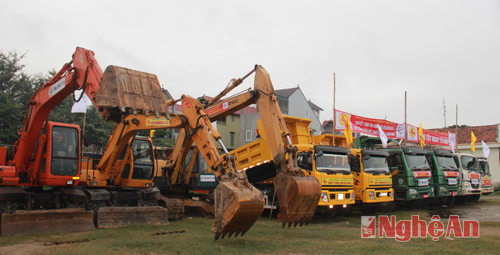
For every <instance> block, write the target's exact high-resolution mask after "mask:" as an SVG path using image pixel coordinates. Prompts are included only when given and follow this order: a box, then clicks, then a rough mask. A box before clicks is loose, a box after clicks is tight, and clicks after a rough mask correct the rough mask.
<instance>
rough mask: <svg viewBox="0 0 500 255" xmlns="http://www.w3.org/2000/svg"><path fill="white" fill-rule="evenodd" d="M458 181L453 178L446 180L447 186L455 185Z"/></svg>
mask: <svg viewBox="0 0 500 255" xmlns="http://www.w3.org/2000/svg"><path fill="white" fill-rule="evenodd" d="M457 183H458V181H457V179H455V178H451V179H448V185H457Z"/></svg>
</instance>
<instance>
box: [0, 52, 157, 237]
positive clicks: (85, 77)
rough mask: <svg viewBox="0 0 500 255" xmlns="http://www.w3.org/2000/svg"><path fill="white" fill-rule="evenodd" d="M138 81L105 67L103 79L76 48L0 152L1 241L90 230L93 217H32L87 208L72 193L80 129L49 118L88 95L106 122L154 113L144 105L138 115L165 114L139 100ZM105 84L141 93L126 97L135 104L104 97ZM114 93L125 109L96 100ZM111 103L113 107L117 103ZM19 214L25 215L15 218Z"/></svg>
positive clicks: (78, 193) (151, 98)
mask: <svg viewBox="0 0 500 255" xmlns="http://www.w3.org/2000/svg"><path fill="white" fill-rule="evenodd" d="M141 78H142V77H141V74H140V73H137V76H135V77H134V76H133V75H130V74H129V73H127V70H126V69H124V68H120V67H116V66H110V67H108V69H107V70H106V73H105V74H103V72H102V69H101V67H100V66H99V64H98V63H97V61H96V60H95V58H94V53H93V52H92V51H89V50H86V49H83V48H80V47H78V48H77V49H76V51H75V53H74V54H73V58H72V60H71V61H70V62H69V63H66V64H64V66H63V67H62V69H61V70H60V71H59V72H58V73H56V74H55V75H54V77H53V78H52V79H51V80H49V81H48V82H47V83H45V84H43V85H41V86H40V87H39V88H38V89H37V90H36V91H35V92H34V94H33V96H32V98H31V100H30V103H29V105H28V108H27V110H26V115H25V117H24V121H23V127H22V128H21V130H20V131H19V135H20V138H19V140H18V141H17V142H16V143H15V145H14V146H13V148H12V150H11V152H10V153H7V150H8V148H6V147H3V148H1V149H0V169H1V170H0V213H1V214H2V223H1V231H2V235H12V234H20V233H37V232H54V231H85V230H90V229H93V228H94V224H93V213H92V212H82V213H80V212H79V211H77V210H73V211H70V210H58V211H57V210H49V211H34V210H35V209H60V208H73V207H75V206H76V205H82V204H86V202H87V195H86V194H85V192H84V191H82V190H80V189H76V188H75V187H76V186H77V185H78V184H79V180H80V167H81V148H82V146H81V134H80V128H79V127H78V125H74V124H64V123H56V122H50V121H47V117H48V115H49V113H50V112H51V110H52V109H53V108H54V107H55V106H56V105H58V104H59V103H60V102H61V101H62V100H64V99H65V98H66V97H67V96H69V95H71V94H72V93H74V92H75V91H76V90H81V91H82V93H86V94H87V95H88V97H89V98H90V99H91V100H92V102H93V103H94V105H95V106H96V107H98V110H99V112H100V113H101V114H102V115H103V118H104V119H105V120H110V121H115V122H117V121H120V120H121V119H122V118H123V116H125V115H126V114H127V110H129V109H132V110H134V111H136V110H137V109H138V107H136V104H138V103H140V102H144V101H146V102H148V103H149V105H148V106H150V107H153V108H148V107H147V106H146V104H144V105H141V107H142V108H140V110H141V111H146V112H148V111H150V112H155V113H157V114H160V113H163V114H164V113H165V112H166V108H164V109H162V108H161V107H163V105H160V106H159V107H155V106H154V105H155V104H154V102H155V99H158V98H160V99H163V97H162V95H161V96H160V95H158V96H157V95H151V94H146V95H144V94H141V93H142V91H143V90H142V88H141V87H140V85H149V84H137V81H138V80H139V81H142V79H141ZM101 82H102V83H101ZM109 84H111V85H112V86H111V87H114V88H116V87H121V88H125V89H130V88H131V87H132V88H137V89H140V93H133V94H132V93H130V94H132V95H133V96H135V98H129V96H130V94H125V93H123V90H120V91H114V92H111V91H107V89H108V88H107V85H109ZM117 84H118V85H117ZM132 85H135V87H133V86H132ZM103 91H104V92H103ZM106 92H107V93H106ZM112 93H114V96H116V97H122V96H123V97H124V98H125V99H128V100H126V103H127V104H123V105H117V104H115V105H109V104H107V102H106V100H107V99H106V98H105V99H101V100H99V99H97V100H96V97H97V96H98V95H99V94H103V95H106V94H112ZM137 94H138V95H137ZM141 96H145V97H141ZM73 97H74V99H75V101H79V100H80V99H81V98H82V97H81V95H80V97H79V99H76V96H75V95H73ZM133 100H136V101H135V102H134V101H133ZM163 100H164V99H163ZM100 102H104V103H103V104H100ZM112 102H114V103H116V100H115V101H112ZM120 102H121V101H120ZM18 209H24V210H25V211H22V213H21V211H20V212H18V213H14V212H15V211H17V210H18Z"/></svg>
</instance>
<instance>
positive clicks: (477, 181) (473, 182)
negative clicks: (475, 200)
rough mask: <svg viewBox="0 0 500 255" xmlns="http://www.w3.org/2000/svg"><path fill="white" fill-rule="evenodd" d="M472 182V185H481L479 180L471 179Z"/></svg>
mask: <svg viewBox="0 0 500 255" xmlns="http://www.w3.org/2000/svg"><path fill="white" fill-rule="evenodd" d="M470 182H471V183H472V184H479V183H480V182H479V179H471V180H470Z"/></svg>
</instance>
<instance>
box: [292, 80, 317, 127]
mask: <svg viewBox="0 0 500 255" xmlns="http://www.w3.org/2000/svg"><path fill="white" fill-rule="evenodd" d="M306 109H307V111H309V116H306ZM288 115H290V116H294V117H301V118H308V119H311V128H312V129H313V130H314V135H320V134H321V132H322V131H323V126H322V125H321V122H320V121H319V119H318V118H317V117H316V115H315V114H314V112H313V110H312V109H311V106H309V103H308V102H307V99H306V97H305V96H304V94H302V91H301V90H300V89H298V90H296V91H295V92H294V93H293V94H292V95H290V97H288Z"/></svg>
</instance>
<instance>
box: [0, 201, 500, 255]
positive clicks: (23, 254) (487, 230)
mask: <svg viewBox="0 0 500 255" xmlns="http://www.w3.org/2000/svg"><path fill="white" fill-rule="evenodd" d="M479 201H485V202H487V203H465V204H463V205H452V206H450V207H447V208H438V209H436V208H431V209H429V212H428V213H429V215H436V214H438V215H440V216H441V219H442V220H443V221H446V220H447V219H448V217H449V215H459V216H460V219H461V220H478V221H479V222H484V221H500V196H481V199H480V200H479ZM483 235H494V236H500V228H494V227H482V228H481V236H483ZM0 240H1V239H0ZM52 245H57V244H54V243H45V242H40V241H36V240H30V241H28V242H26V243H22V244H16V245H9V246H2V244H1V241H0V254H12V255H29V254H33V253H35V252H37V253H42V252H43V250H44V249H47V248H49V247H51V246H52Z"/></svg>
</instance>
